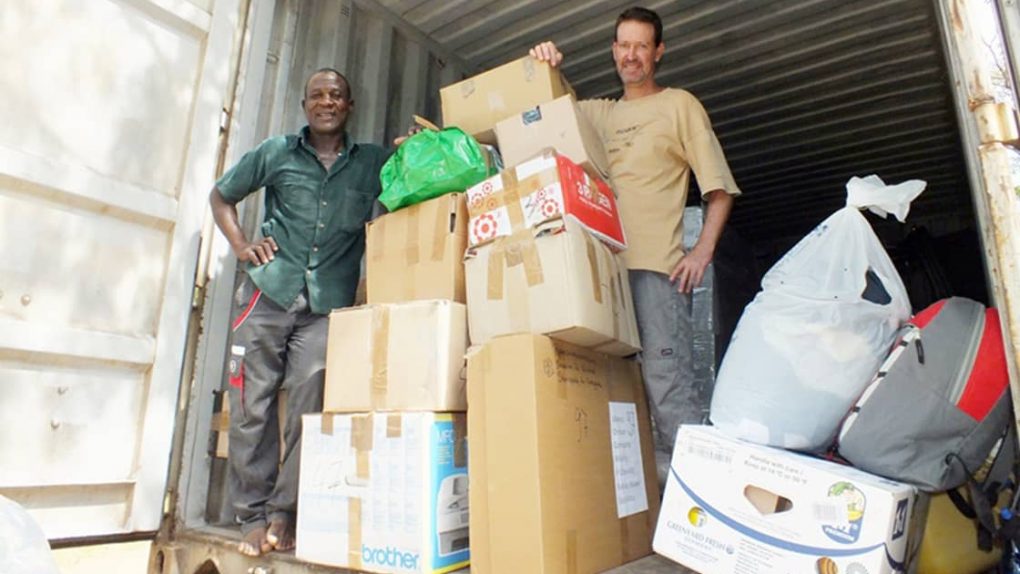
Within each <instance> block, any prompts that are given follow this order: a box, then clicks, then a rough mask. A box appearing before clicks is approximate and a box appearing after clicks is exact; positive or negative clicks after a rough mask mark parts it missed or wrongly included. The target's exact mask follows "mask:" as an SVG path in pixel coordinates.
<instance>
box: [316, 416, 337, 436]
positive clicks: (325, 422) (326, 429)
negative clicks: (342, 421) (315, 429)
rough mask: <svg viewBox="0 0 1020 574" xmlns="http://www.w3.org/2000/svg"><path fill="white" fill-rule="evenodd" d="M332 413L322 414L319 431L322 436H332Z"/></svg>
mask: <svg viewBox="0 0 1020 574" xmlns="http://www.w3.org/2000/svg"><path fill="white" fill-rule="evenodd" d="M333 416H334V415H333V413H322V420H321V421H320V423H321V424H320V425H319V430H320V431H322V434H324V435H330V436H332V434H333Z"/></svg>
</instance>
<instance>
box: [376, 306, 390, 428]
mask: <svg viewBox="0 0 1020 574" xmlns="http://www.w3.org/2000/svg"><path fill="white" fill-rule="evenodd" d="M389 342H390V309H389V307H386V306H384V305H376V306H375V307H372V405H373V406H374V407H377V408H381V407H382V406H384V405H385V403H386V395H387V393H388V392H389V372H388V369H389V367H388V362H389V361H388V353H389Z"/></svg>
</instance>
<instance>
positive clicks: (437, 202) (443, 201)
mask: <svg viewBox="0 0 1020 574" xmlns="http://www.w3.org/2000/svg"><path fill="white" fill-rule="evenodd" d="M467 219H468V217H467V205H466V203H465V195H464V194H463V193H452V194H447V195H443V196H440V197H437V198H435V199H431V200H429V201H426V202H423V203H418V204H415V205H411V206H409V207H405V208H403V209H400V210H398V211H395V212H393V213H388V214H386V215H384V216H382V217H380V218H378V219H376V220H374V221H372V222H371V223H369V224H368V230H367V238H366V242H367V246H366V250H365V252H366V264H365V265H366V268H367V269H366V270H367V275H368V302H369V303H399V302H403V301H415V300H423V299H450V300H452V301H456V302H458V303H463V302H464V301H465V297H464V250H465V248H466V247H467Z"/></svg>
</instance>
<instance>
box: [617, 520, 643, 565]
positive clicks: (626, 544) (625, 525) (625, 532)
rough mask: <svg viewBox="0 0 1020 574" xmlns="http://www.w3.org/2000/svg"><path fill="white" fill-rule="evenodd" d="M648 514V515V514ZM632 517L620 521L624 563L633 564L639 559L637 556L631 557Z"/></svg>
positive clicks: (621, 548)
mask: <svg viewBox="0 0 1020 574" xmlns="http://www.w3.org/2000/svg"><path fill="white" fill-rule="evenodd" d="M646 514H647V513H646ZM629 522H630V517H629V516H626V517H624V518H621V519H620V550H621V551H622V552H623V561H624V563H626V562H631V561H633V560H636V559H637V556H631V554H630V526H629Z"/></svg>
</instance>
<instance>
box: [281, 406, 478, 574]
mask: <svg viewBox="0 0 1020 574" xmlns="http://www.w3.org/2000/svg"><path fill="white" fill-rule="evenodd" d="M302 422H303V425H304V430H303V434H302V439H301V440H302V444H301V479H300V486H299V491H298V492H299V494H298V514H297V549H296V552H295V554H296V556H297V557H298V558H300V559H302V560H307V561H309V562H316V563H319V564H327V565H330V566H340V567H345V568H353V569H356V570H364V571H369V572H383V573H390V572H419V573H430V574H441V573H445V572H452V571H454V570H459V569H461V568H464V567H466V566H467V565H468V561H469V557H470V551H469V549H468V541H469V538H468V476H467V442H466V439H465V429H466V427H465V424H466V418H465V415H464V414H463V413H432V412H413V413H412V412H404V413H369V414H328V413H327V414H323V415H305V416H304V418H303V420H302Z"/></svg>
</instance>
